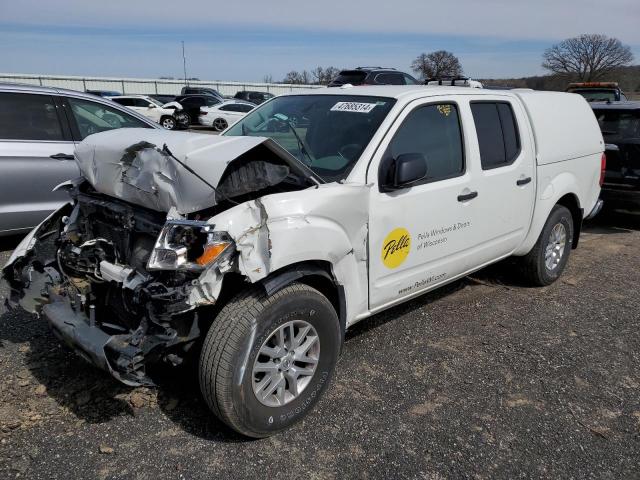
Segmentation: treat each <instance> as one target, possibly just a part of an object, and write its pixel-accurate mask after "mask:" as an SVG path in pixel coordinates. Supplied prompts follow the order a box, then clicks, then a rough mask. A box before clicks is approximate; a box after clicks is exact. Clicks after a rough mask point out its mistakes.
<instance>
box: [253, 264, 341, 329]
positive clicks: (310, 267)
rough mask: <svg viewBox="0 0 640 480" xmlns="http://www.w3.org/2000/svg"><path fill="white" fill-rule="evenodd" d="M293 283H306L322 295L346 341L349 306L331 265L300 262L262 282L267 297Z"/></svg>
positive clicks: (269, 276)
mask: <svg viewBox="0 0 640 480" xmlns="http://www.w3.org/2000/svg"><path fill="white" fill-rule="evenodd" d="M293 282H299V283H304V284H305V285H309V286H310V287H313V288H315V289H316V290H318V291H319V292H320V293H322V294H323V295H324V296H325V297H327V299H328V300H329V302H330V303H331V305H333V308H334V309H335V311H336V314H337V316H338V320H339V322H340V332H341V334H342V338H343V339H344V334H345V330H346V318H347V305H346V295H345V291H344V287H343V286H342V285H341V284H340V283H339V282H338V281H337V280H336V278H335V277H334V275H333V271H332V266H331V263H329V262H327V261H322V260H314V261H305V262H299V263H295V264H292V265H288V266H286V267H283V268H281V269H279V270H276V271H274V272H271V273H270V274H269V275H267V276H266V277H265V278H263V279H262V280H260V284H261V285H262V286H263V287H264V289H265V291H266V292H267V295H272V294H274V293H276V292H277V291H279V290H281V289H283V288H284V287H286V286H287V285H290V284H291V283H293Z"/></svg>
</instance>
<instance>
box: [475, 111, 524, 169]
mask: <svg viewBox="0 0 640 480" xmlns="http://www.w3.org/2000/svg"><path fill="white" fill-rule="evenodd" d="M471 112H472V113H473V122H474V123H475V126H476V132H477V134H478V144H479V146H480V162H481V163H482V169H483V170H489V169H492V168H498V167H504V166H506V165H511V164H512V163H513V162H514V161H515V159H516V158H517V157H518V154H519V153H520V136H519V134H518V125H517V123H516V119H515V116H514V115H513V110H512V108H511V105H510V104H509V103H507V102H471Z"/></svg>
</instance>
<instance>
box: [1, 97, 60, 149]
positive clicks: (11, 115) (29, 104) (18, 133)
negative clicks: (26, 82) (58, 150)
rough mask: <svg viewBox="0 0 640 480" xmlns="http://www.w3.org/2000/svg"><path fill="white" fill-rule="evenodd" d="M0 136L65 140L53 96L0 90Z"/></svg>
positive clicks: (11, 138) (9, 138) (20, 138)
mask: <svg viewBox="0 0 640 480" xmlns="http://www.w3.org/2000/svg"><path fill="white" fill-rule="evenodd" d="M0 138H1V139H7V140H49V141H60V140H64V136H63V134H62V127H61V125H60V120H59V118H58V113H57V112H56V106H55V103H54V102H53V98H52V97H50V96H49V95H34V94H28V93H0Z"/></svg>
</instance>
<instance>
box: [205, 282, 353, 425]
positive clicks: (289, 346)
mask: <svg viewBox="0 0 640 480" xmlns="http://www.w3.org/2000/svg"><path fill="white" fill-rule="evenodd" d="M339 347H340V326H339V322H338V318H337V315H336V312H335V310H334V308H333V306H332V305H331V303H330V302H329V301H328V300H327V298H326V297H325V296H324V295H322V294H321V293H320V292H318V291H317V290H315V289H314V288H312V287H309V286H307V285H303V284H297V283H294V284H292V285H289V286H287V287H285V288H283V289H282V290H280V291H278V292H276V293H275V294H273V295H272V296H267V295H266V293H264V290H263V289H262V288H260V287H255V288H252V289H250V290H248V291H247V292H244V293H242V294H240V295H238V296H237V297H235V298H233V299H232V300H231V301H229V303H228V304H227V305H225V306H224V307H223V308H222V310H221V311H220V313H219V315H218V316H217V318H216V319H215V320H214V322H213V324H212V325H211V328H210V329H209V332H208V333H207V336H206V338H205V340H204V345H203V348H202V353H201V355H200V368H199V371H200V388H201V390H202V394H203V396H204V398H205V400H206V401H207V404H208V405H209V407H210V408H211V410H212V411H213V412H214V413H215V414H216V416H218V418H220V420H222V421H223V422H224V423H226V424H227V425H229V426H230V427H231V428H233V429H234V430H236V431H238V432H240V433H242V434H244V435H247V436H250V437H266V436H269V435H272V434H274V433H276V432H279V431H281V430H284V429H286V428H288V427H289V426H291V425H293V424H294V423H296V422H298V421H299V420H301V419H302V418H303V417H304V416H305V415H306V414H307V413H308V412H309V411H310V410H311V409H312V407H313V405H314V404H315V403H316V402H317V401H318V399H319V398H320V396H321V395H322V393H323V392H324V390H325V389H326V388H327V386H328V384H329V381H330V380H331V377H332V375H333V370H334V368H335V364H336V361H337V358H338V351H339Z"/></svg>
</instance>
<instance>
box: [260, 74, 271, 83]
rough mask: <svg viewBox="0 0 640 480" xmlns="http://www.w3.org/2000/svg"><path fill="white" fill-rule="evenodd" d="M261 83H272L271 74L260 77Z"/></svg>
mask: <svg viewBox="0 0 640 480" xmlns="http://www.w3.org/2000/svg"><path fill="white" fill-rule="evenodd" d="M262 83H273V76H272V75H271V74H268V75H265V76H264V77H262Z"/></svg>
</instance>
